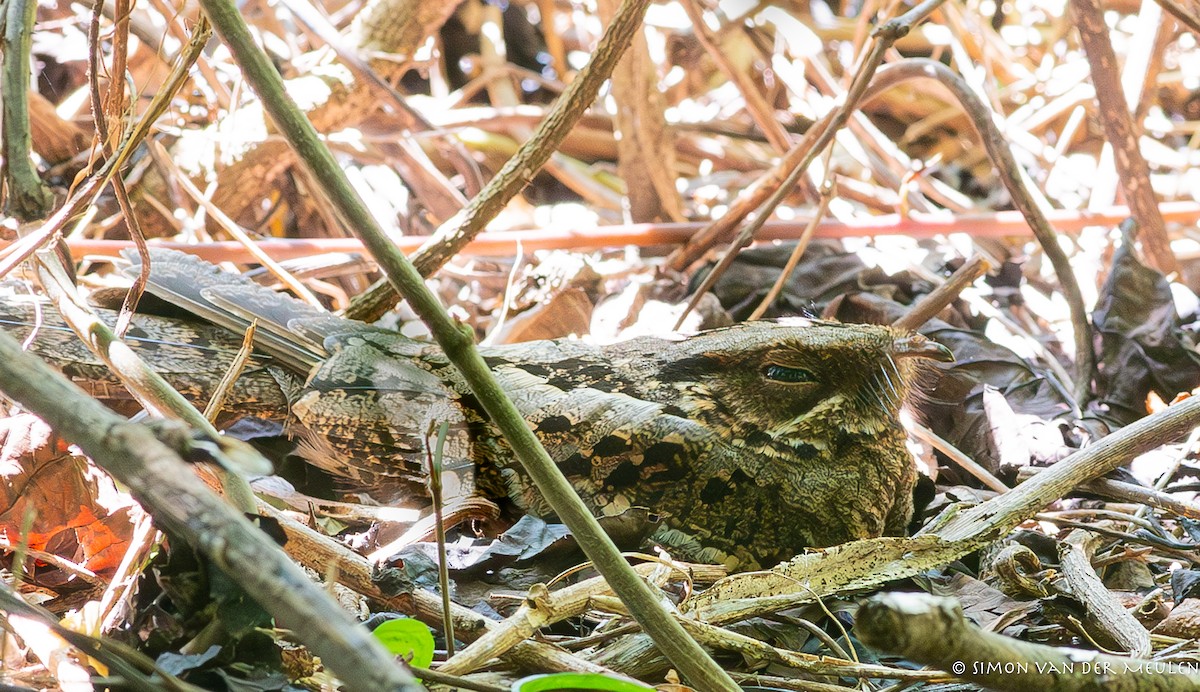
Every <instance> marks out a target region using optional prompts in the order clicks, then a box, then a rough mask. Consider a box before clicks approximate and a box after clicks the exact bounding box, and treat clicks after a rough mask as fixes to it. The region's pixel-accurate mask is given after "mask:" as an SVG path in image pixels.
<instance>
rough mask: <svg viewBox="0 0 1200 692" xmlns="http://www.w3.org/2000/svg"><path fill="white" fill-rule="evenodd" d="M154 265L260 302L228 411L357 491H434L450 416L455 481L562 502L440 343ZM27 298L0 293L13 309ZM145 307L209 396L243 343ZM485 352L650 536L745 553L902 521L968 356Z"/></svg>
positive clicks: (181, 367)
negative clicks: (436, 435)
mask: <svg viewBox="0 0 1200 692" xmlns="http://www.w3.org/2000/svg"><path fill="white" fill-rule="evenodd" d="M151 267H152V274H151V286H150V290H151V292H152V293H154V294H156V295H157V296H159V297H160V298H164V299H166V300H168V301H169V302H173V303H176V304H180V305H183V306H185V307H186V308H187V309H189V310H190V311H192V312H195V313H196V314H198V315H200V316H201V317H204V318H206V319H208V320H211V321H213V322H215V323H216V324H219V325H221V326H223V327H225V328H228V329H231V330H238V331H244V329H245V328H246V326H247V325H248V324H249V322H250V320H252V319H257V320H258V321H259V329H258V336H257V339H256V345H257V346H258V347H259V349H260V350H261V352H262V353H263V354H264V355H263V356H261V357H256V359H255V360H254V362H253V363H252V364H251V366H250V367H249V368H248V369H247V371H246V372H245V374H244V375H243V376H242V377H241V378H240V379H239V381H238V382H237V384H236V385H235V387H234V389H233V391H232V392H231V393H230V394H229V396H228V397H227V400H226V401H227V403H226V406H227V408H228V409H229V410H230V411H232V412H234V413H235V414H239V415H254V416H259V417H267V418H272V417H273V418H284V419H285V420H286V426H287V430H288V432H289V434H290V435H291V436H292V437H293V438H295V439H296V441H297V442H298V453H299V454H300V455H301V456H303V457H304V458H305V459H307V460H308V461H310V462H311V463H313V464H314V465H316V466H318V467H320V468H322V469H324V470H325V471H327V472H329V473H330V474H332V475H334V476H335V477H337V478H339V479H341V481H342V482H343V483H344V486H345V487H346V488H347V489H352V490H356V491H363V492H366V493H368V494H370V495H371V496H372V497H373V498H374V499H376V500H379V501H382V502H388V501H394V500H398V499H400V498H401V497H404V498H407V499H408V500H409V501H410V502H411V501H412V499H413V498H414V497H424V496H425V495H426V493H427V478H426V469H427V468H428V466H427V465H428V454H427V449H428V446H429V445H430V444H432V440H433V433H432V431H433V430H434V428H435V427H436V426H437V425H438V424H440V423H443V422H445V423H448V424H449V430H450V432H449V435H448V437H447V440H446V445H445V451H444V463H443V466H444V468H445V478H446V484H445V485H446V488H445V490H444V492H445V493H446V494H447V495H448V496H449V497H450V498H451V499H452V498H454V497H462V496H465V495H468V494H470V493H476V492H477V493H483V494H484V495H486V496H489V497H492V498H497V499H504V498H507V499H508V500H511V501H512V502H513V503H515V504H516V505H517V506H518V507H519V508H521V509H523V510H525V511H527V512H531V513H533V514H537V515H540V516H545V515H547V514H549V513H550V508H549V507H548V506H547V504H546V503H545V501H544V500H543V499H542V498H541V496H540V495H539V493H538V491H537V489H536V488H535V487H534V486H533V484H532V482H531V481H530V480H529V479H528V477H526V475H525V474H524V472H523V471H522V469H521V467H520V465H519V463H518V462H517V461H516V460H515V459H514V458H513V456H512V454H511V452H510V451H509V449H508V447H507V445H506V443H505V442H504V440H503V438H502V437H501V436H500V434H499V432H498V431H497V430H496V429H495V427H494V426H492V424H491V423H490V422H489V421H488V420H487V417H486V415H484V413H483V411H482V408H481V406H480V405H479V403H478V402H477V401H476V400H475V398H474V396H473V395H472V393H471V392H470V390H469V389H468V388H467V386H466V385H465V383H464V382H463V380H462V378H461V376H460V375H459V374H458V372H457V370H456V369H455V368H454V367H453V366H452V365H451V364H450V363H449V361H448V360H447V359H446V357H445V355H444V354H442V352H441V351H440V350H439V349H438V348H437V347H436V346H435V345H431V344H427V343H421V342H417V341H413V340H410V339H408V338H405V337H403V336H401V335H400V334H398V333H396V332H394V331H390V330H386V329H380V328H376V327H371V326H369V325H366V324H362V323H357V322H352V321H349V320H344V319H341V318H338V317H335V316H333V315H331V314H328V313H323V312H320V311H319V310H317V309H315V308H313V307H311V306H309V305H307V304H305V303H302V302H300V301H297V300H294V299H292V298H290V297H288V296H285V295H282V294H278V293H274V292H272V291H269V290H267V289H265V288H262V287H260V286H258V285H257V284H254V283H252V282H250V281H249V280H247V279H245V278H243V277H241V276H238V275H235V274H231V273H227V272H223V271H221V270H219V269H218V268H217V267H215V266H213V265H211V264H208V263H206V262H203V261H201V260H199V259H196V258H194V257H192V256H190V255H185V254H183V253H178V252H173V251H164V250H154V251H153V252H152V264H151ZM135 270H136V268H135ZM12 307H13V306H11V305H5V306H3V308H2V310H3V311H4V312H9V313H10V314H9V315H8V317H10V318H11V317H12V314H11V308H12ZM134 324H135V325H136V328H135V329H134V330H133V331H132V332H131V336H132V337H134V338H133V339H132V340H131V343H132V344H134V345H135V346H138V347H139V348H140V350H141V352H142V354H143V357H145V358H146V359H147V360H148V361H149V362H150V363H151V364H152V365H155V366H156V367H159V368H160V371H161V372H163V374H164V376H166V377H168V379H169V380H171V381H172V382H174V383H177V384H178V385H179V389H180V390H181V391H182V392H183V393H184V394H185V395H188V396H190V397H192V398H193V399H194V400H196V401H198V402H199V403H200V404H201V405H202V404H203V403H204V402H205V401H207V398H208V396H210V395H211V393H212V386H213V385H214V384H215V382H216V381H217V379H219V378H220V376H221V374H222V373H223V370H224V368H225V365H226V364H227V363H228V362H229V360H230V359H232V356H233V353H235V352H236V351H237V347H238V339H237V337H236V336H235V335H234V334H232V333H231V332H225V331H222V330H221V329H215V328H213V327H197V326H193V325H188V324H183V323H180V322H178V321H172V320H166V319H164V318H154V317H151V316H139V317H138V318H136V319H135V322H134ZM48 336H49V337H51V338H54V335H53V334H49V335H48ZM72 338H73V337H72ZM139 339H144V340H139ZM57 342H58V343H57V344H51V343H49V339H39V343H38V345H37V346H36V348H38V349H39V350H40V352H41V353H42V354H43V355H44V356H45V357H47V358H48V360H50V361H51V362H53V363H55V364H56V365H57V366H58V367H60V368H62V369H63V370H64V371H65V372H67V374H69V375H71V376H72V377H73V378H74V379H76V380H77V381H80V380H86V381H89V383H90V384H91V385H92V387H91V389H92V391H96V390H97V387H96V382H98V381H102V380H106V379H111V376H110V375H108V374H107V373H106V372H105V371H104V369H103V368H97V367H94V366H89V365H88V364H87V363H86V361H87V360H89V358H88V357H87V355H86V354H85V353H84V352H82V351H81V348H80V347H78V346H76V347H72V346H71V345H70V344H69V343H67V340H64V339H61V338H58V339H57ZM481 351H482V352H483V355H484V357H485V359H486V360H487V362H488V363H489V364H490V366H491V367H492V370H493V372H494V373H495V374H496V377H497V379H498V380H499V382H500V383H501V385H502V387H503V388H504V389H505V391H506V392H507V393H508V394H509V396H510V397H511V398H512V399H513V401H514V402H515V403H516V405H517V407H518V408H519V409H520V411H521V413H522V414H523V415H524V416H525V418H526V420H527V421H528V423H529V426H530V427H531V428H532V429H533V431H534V432H535V433H536V434H537V436H538V437H539V438H540V439H541V441H542V443H543V444H544V445H545V447H546V449H547V451H548V452H549V453H550V455H551V457H552V458H554V459H555V461H556V462H557V463H558V465H559V468H560V469H561V470H562V472H563V473H564V474H565V475H566V477H567V478H568V479H569V480H570V482H571V484H572V485H573V486H574V487H575V489H576V491H577V492H578V493H579V495H580V497H582V498H583V501H584V503H585V504H587V506H588V507H589V508H590V509H592V510H593V512H595V513H596V515H597V516H612V515H617V514H620V513H622V512H624V511H625V510H627V509H629V508H633V507H643V508H647V509H649V510H651V511H653V512H654V513H656V514H658V515H659V516H660V517H661V523H660V524H659V528H658V529H657V531H656V532H655V534H654V536H653V537H652V538H653V539H654V540H656V541H658V542H659V543H660V544H662V545H665V546H667V547H668V548H669V549H670V550H671V551H672V553H673V554H675V555H677V556H679V557H681V558H685V559H691V560H699V561H709V562H724V563H725V564H727V565H728V566H730V567H731V568H737V569H748V568H757V567H767V566H771V565H773V564H775V563H777V562H779V561H781V560H786V559H788V558H790V557H792V556H794V555H796V554H797V553H799V552H801V551H802V550H803V549H804V548H805V547H822V546H829V545H834V544H837V543H842V542H845V541H849V540H855V539H860V538H869V537H874V536H880V535H885V534H889V535H894V534H900V533H902V532H903V531H904V529H905V527H906V525H907V524H908V521H909V519H910V516H911V513H912V489H913V485H914V483H915V480H916V470H915V468H914V466H913V461H912V458H911V456H910V454H909V452H908V450H907V448H906V445H905V440H906V433H905V431H904V429H903V427H902V426H901V424H900V422H899V420H898V413H899V410H900V408H901V407H902V406H903V404H904V402H905V399H906V397H907V396H908V393H909V391H910V388H911V383H912V382H913V380H914V376H915V375H916V374H917V372H918V371H919V369H920V368H922V367H925V366H924V363H923V361H926V360H928V359H933V360H950V359H952V358H951V356H950V352H949V351H948V350H947V349H946V348H945V347H943V346H941V345H939V344H937V343H934V342H931V341H928V340H926V339H925V338H924V337H922V336H920V335H917V334H912V333H907V332H900V331H897V330H894V329H891V328H889V327H882V326H873V325H858V324H843V323H837V322H827V321H819V320H809V319H792V320H786V321H760V322H749V323H744V324H739V325H735V326H732V327H727V328H723V329H716V330H712V331H708V332H702V333H699V334H696V335H693V336H683V337H674V338H639V339H634V340H631V341H627V342H624V343H618V344H613V345H607V346H595V345H589V344H586V343H582V342H577V341H566V340H559V341H535V342H529V343H523V344H516V345H509V346H499V347H487V348H483V349H481ZM64 354H69V355H64ZM202 373H204V374H206V376H205V375H202ZM109 387H112V388H115V383H107V384H104V385H103V387H102V389H103V388H109Z"/></svg>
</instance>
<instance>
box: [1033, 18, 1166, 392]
mask: <svg viewBox="0 0 1200 692" xmlns="http://www.w3.org/2000/svg"><path fill="white" fill-rule="evenodd" d="M1070 5H1071V16H1072V17H1074V18H1075V22H1076V24H1077V25H1078V26H1079V38H1080V42H1081V43H1083V47H1084V52H1085V53H1086V54H1087V59H1088V64H1089V65H1091V68H1092V84H1094V85H1096V101H1097V103H1099V104H1100V121H1101V122H1102V123H1103V124H1104V133H1105V134H1106V135H1107V136H1108V141H1109V143H1110V144H1112V147H1113V155H1114V157H1113V158H1114V162H1115V163H1116V166H1117V172H1118V174H1119V175H1120V177H1121V188H1122V189H1123V190H1124V191H1125V199H1126V200H1127V201H1128V202H1129V206H1130V208H1132V210H1133V217H1134V218H1135V219H1136V220H1137V222H1138V225H1139V226H1140V227H1141V228H1142V229H1143V231H1142V238H1141V240H1142V242H1143V243H1144V244H1145V247H1146V250H1147V253H1148V254H1149V259H1150V261H1151V262H1152V263H1153V265H1154V267H1155V268H1156V269H1158V270H1159V271H1160V272H1162V273H1163V274H1167V275H1170V274H1173V273H1176V272H1178V271H1179V263H1178V262H1177V261H1176V260H1175V255H1174V254H1173V253H1172V252H1171V241H1170V239H1169V238H1167V229H1166V225H1165V224H1164V222H1163V218H1162V215H1161V214H1159V213H1158V202H1157V200H1156V199H1155V197H1154V188H1152V187H1151V186H1150V167H1149V166H1147V165H1146V159H1144V158H1142V152H1141V150H1140V149H1139V148H1138V128H1136V127H1134V125H1133V122H1132V121H1131V120H1130V118H1129V103H1128V102H1127V101H1126V99H1125V92H1124V91H1123V90H1122V89H1121V80H1120V76H1119V75H1118V74H1117V69H1116V67H1117V56H1116V53H1115V52H1114V51H1113V47H1112V42H1111V41H1110V40H1109V37H1108V25H1107V24H1105V23H1104V14H1103V12H1101V10H1100V4H1099V2H1096V0H1071V1H1070ZM1047 254H1048V253H1047ZM1055 269H1056V270H1057V265H1055ZM1059 280H1060V281H1061V280H1062V274H1061V273H1060V274H1059ZM1064 288H1065V286H1064ZM1076 347H1077V348H1078V344H1077V345H1076ZM1081 403H1082V402H1081Z"/></svg>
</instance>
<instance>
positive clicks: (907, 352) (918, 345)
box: [892, 334, 954, 363]
mask: <svg viewBox="0 0 1200 692" xmlns="http://www.w3.org/2000/svg"><path fill="white" fill-rule="evenodd" d="M892 355H893V356H895V357H897V358H909V357H915V358H931V359H933V360H940V361H942V362H943V363H951V362H953V361H954V354H953V353H952V352H951V351H950V349H948V348H946V347H945V346H943V345H941V344H939V343H938V342H936V341H930V340H929V339H926V338H925V337H923V336H921V335H920V334H909V335H907V336H901V337H899V338H897V339H896V340H895V341H894V342H893V343H892Z"/></svg>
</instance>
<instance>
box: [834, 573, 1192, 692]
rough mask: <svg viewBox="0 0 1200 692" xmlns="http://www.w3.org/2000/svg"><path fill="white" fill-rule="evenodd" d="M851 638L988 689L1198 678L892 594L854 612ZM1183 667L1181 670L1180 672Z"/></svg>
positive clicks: (1180, 685)
mask: <svg viewBox="0 0 1200 692" xmlns="http://www.w3.org/2000/svg"><path fill="white" fill-rule="evenodd" d="M854 631H855V633H856V634H857V635H858V636H859V637H861V638H862V640H863V641H864V642H865V643H867V644H868V645H870V646H872V647H875V648H877V649H879V650H881V651H886V652H888V653H893V654H897V655H900V656H903V657H904V658H907V659H911V660H913V661H916V662H917V663H922V664H925V665H930V666H934V667H936V668H941V669H942V670H947V671H951V672H953V673H954V674H955V675H957V676H958V677H960V678H963V679H965V680H970V681H972V682H975V683H978V684H980V685H983V686H984V687H987V688H988V689H995V690H1031V689H1036V690H1046V691H1047V692H1074V691H1075V690H1079V691H1081V692H1082V690H1094V689H1101V688H1103V689H1109V690H1129V691H1131V692H1137V691H1139V690H1175V689H1178V690H1192V689H1196V687H1197V686H1200V675H1195V674H1183V673H1177V674H1170V673H1168V672H1166V670H1165V669H1166V668H1167V666H1166V664H1161V663H1155V662H1153V661H1148V660H1143V659H1136V658H1121V657H1118V656H1108V655H1105V654H1099V653H1095V652H1091V651H1080V650H1078V649H1056V648H1054V647H1050V646H1044V645H1041V644H1030V643H1028V642H1023V641H1019V640H1017V639H1012V638H1009V637H1005V636H1002V635H999V634H994V633H992V632H985V631H983V630H981V629H980V628H979V627H977V626H975V625H973V624H970V623H968V622H967V620H966V618H965V617H964V616H963V612H962V607H961V606H959V605H958V603H956V602H955V601H953V600H952V599H949V598H938V597H935V596H929V595H926V594H914V593H906V594H900V593H894V594H883V595H880V596H875V597H873V598H871V599H870V600H868V601H867V602H866V603H865V604H863V606H862V607H861V608H859V609H858V621H857V624H856V625H855V628H854ZM1181 670H1187V669H1181Z"/></svg>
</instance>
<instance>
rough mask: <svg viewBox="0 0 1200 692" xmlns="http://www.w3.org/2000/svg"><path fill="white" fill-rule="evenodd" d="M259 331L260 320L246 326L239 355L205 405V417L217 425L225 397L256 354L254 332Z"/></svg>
mask: <svg viewBox="0 0 1200 692" xmlns="http://www.w3.org/2000/svg"><path fill="white" fill-rule="evenodd" d="M257 331H258V320H254V321H253V322H251V323H250V326H249V327H247V328H246V333H245V334H243V335H242V347H241V348H239V349H238V352H237V355H235V356H234V357H233V362H231V363H230V364H229V367H228V368H226V369H225V374H224V375H222V376H221V381H220V382H218V383H217V389H216V391H214V392H213V395H212V397H211V398H210V399H209V400H208V403H207V404H205V406H204V414H203V415H204V418H205V419H206V420H208V421H210V422H212V423H213V425H216V422H217V416H218V415H220V413H221V409H222V408H224V407H225V397H226V396H228V395H229V392H230V391H231V390H232V389H233V383H234V382H237V379H238V378H239V377H241V376H242V371H243V370H245V369H246V364H247V363H249V362H250V357H251V356H252V355H254V333H255V332H257Z"/></svg>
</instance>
